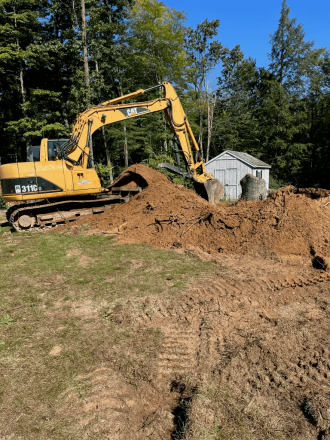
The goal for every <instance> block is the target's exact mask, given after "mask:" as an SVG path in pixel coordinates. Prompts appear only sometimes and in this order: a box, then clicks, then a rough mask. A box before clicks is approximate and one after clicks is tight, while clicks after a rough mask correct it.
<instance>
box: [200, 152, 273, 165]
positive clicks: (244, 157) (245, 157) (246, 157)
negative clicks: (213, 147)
mask: <svg viewBox="0 0 330 440" xmlns="http://www.w3.org/2000/svg"><path fill="white" fill-rule="evenodd" d="M226 153H228V154H230V155H231V156H233V157H235V158H236V159H239V160H241V161H243V162H245V163H246V164H248V165H250V166H251V167H252V168H271V166H270V165H268V163H266V162H263V161H262V160H260V159H257V158H256V157H253V156H251V154H248V153H243V152H242V151H232V150H226V151H223V152H222V153H221V154H219V155H218V156H216V157H214V158H213V159H211V160H209V161H208V162H207V163H208V164H209V163H211V162H213V161H214V160H216V159H219V158H221V156H224V155H225V154H226Z"/></svg>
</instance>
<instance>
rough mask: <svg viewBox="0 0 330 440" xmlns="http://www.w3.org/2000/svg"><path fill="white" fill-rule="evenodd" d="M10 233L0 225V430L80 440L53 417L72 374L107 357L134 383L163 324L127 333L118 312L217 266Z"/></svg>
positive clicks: (150, 359) (103, 242) (79, 238)
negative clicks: (157, 327) (158, 329)
mask: <svg viewBox="0 0 330 440" xmlns="http://www.w3.org/2000/svg"><path fill="white" fill-rule="evenodd" d="M3 221H4V220H3ZM8 231H10V227H9V226H8V225H6V223H3V224H2V225H0V258H1V260H0V261H1V269H0V270H1V272H0V273H1V277H0V281H1V293H0V402H1V404H0V406H1V411H0V437H1V438H4V437H5V436H9V435H13V436H14V437H8V438H15V439H16V438H22V439H23V438H24V439H46V438H56V439H63V438H72V439H76V438H77V439H78V438H82V434H83V427H81V432H80V431H79V429H78V428H75V430H72V423H73V421H72V420H71V419H70V417H69V416H65V414H63V413H61V415H60V416H59V415H58V414H59V411H58V410H59V405H60V403H59V402H60V399H59V396H60V395H61V393H62V394H63V393H64V392H65V391H66V390H68V389H70V387H71V386H72V385H73V384H74V383H76V382H75V380H76V378H77V377H78V376H79V375H83V374H86V373H88V372H89V371H91V369H93V368H96V367H98V366H104V365H109V364H111V366H112V367H113V366H114V367H115V368H116V369H117V370H118V371H120V372H121V374H123V375H124V377H125V378H126V379H127V381H128V382H129V383H131V384H133V385H136V384H137V383H139V381H140V382H141V381H144V380H148V377H149V376H150V374H152V371H153V365H154V360H155V358H156V356H157V348H158V346H159V343H160V341H161V338H162V335H161V333H160V331H157V330H150V329H147V328H146V329H143V328H141V329H138V330H137V329H134V331H133V328H132V326H130V324H129V321H128V322H126V321H125V322H122V321H120V320H119V321H118V320H117V319H116V313H117V311H120V310H121V309H122V308H123V307H125V310H127V308H128V309H130V310H132V311H137V310H139V309H142V308H143V307H144V305H143V300H144V299H145V298H146V297H148V296H150V295H161V296H167V297H171V296H175V295H177V294H178V293H179V292H180V291H182V290H184V289H186V288H187V287H188V284H189V282H190V281H191V280H193V279H195V278H196V277H198V279H201V278H202V277H204V276H208V275H210V274H212V273H214V272H215V271H216V266H215V263H213V262H205V261H201V260H200V259H198V257H196V256H194V255H191V254H178V253H176V252H174V251H169V250H157V249H154V248H152V247H151V246H147V245H131V246H128V245H125V246H122V245H120V246H119V245H116V244H115V241H114V239H113V238H111V237H110V238H109V237H104V236H100V235H82V234H80V235H70V233H68V232H67V231H65V232H61V233H57V232H53V233H47V234H44V233H23V234H18V233H12V234H8V233H5V232H8ZM4 233H5V234H4ZM81 392H84V390H81ZM86 392H87V391H86ZM77 429H78V430H77Z"/></svg>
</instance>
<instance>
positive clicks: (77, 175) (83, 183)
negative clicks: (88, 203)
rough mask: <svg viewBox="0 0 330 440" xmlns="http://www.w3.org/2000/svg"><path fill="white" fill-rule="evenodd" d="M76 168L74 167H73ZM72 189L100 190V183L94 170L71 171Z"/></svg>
mask: <svg viewBox="0 0 330 440" xmlns="http://www.w3.org/2000/svg"><path fill="white" fill-rule="evenodd" d="M75 168H76V167H75ZM72 179H73V189H75V190H77V191H79V192H80V191H82V192H83V191H85V190H88V189H92V188H96V189H97V188H100V187H101V182H100V179H99V177H98V175H97V173H96V171H95V170H94V169H92V168H91V169H87V170H84V169H80V170H75V169H74V171H72Z"/></svg>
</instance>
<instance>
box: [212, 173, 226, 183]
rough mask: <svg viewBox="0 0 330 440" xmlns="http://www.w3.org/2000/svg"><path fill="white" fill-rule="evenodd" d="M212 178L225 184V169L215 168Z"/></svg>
mask: <svg viewBox="0 0 330 440" xmlns="http://www.w3.org/2000/svg"><path fill="white" fill-rule="evenodd" d="M214 178H215V179H218V180H219V182H221V183H223V184H225V170H215V172H214Z"/></svg>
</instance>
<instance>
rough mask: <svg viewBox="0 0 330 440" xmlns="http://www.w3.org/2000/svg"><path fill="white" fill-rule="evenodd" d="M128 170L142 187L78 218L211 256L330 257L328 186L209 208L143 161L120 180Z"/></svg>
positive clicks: (124, 237)
mask: <svg viewBox="0 0 330 440" xmlns="http://www.w3.org/2000/svg"><path fill="white" fill-rule="evenodd" d="M132 173H133V174H134V175H142V176H143V177H144V179H145V181H146V182H147V184H148V186H147V187H146V189H145V190H144V191H142V192H141V193H139V194H138V195H137V196H135V197H134V198H133V199H132V200H131V201H130V202H129V203H127V204H125V205H116V206H115V207H114V208H113V209H112V210H111V211H107V212H105V213H104V214H101V215H99V216H94V217H92V216H91V217H84V219H81V220H79V222H80V223H86V222H88V223H89V224H90V228H91V229H92V230H98V231H102V232H103V233H106V234H117V235H118V236H119V242H120V243H150V244H152V245H154V246H157V247H164V248H168V247H176V248H180V247H187V246H194V247H197V248H199V249H202V250H203V251H205V252H208V253H211V254H214V253H231V254H247V253H252V254H256V253H257V254H258V255H259V256H265V257H271V258H283V257H287V256H290V255H291V256H292V255H293V256H299V257H301V258H308V259H310V258H312V259H314V258H315V257H316V256H321V257H322V258H327V257H328V256H330V248H329V242H328V238H329V232H330V229H329V228H330V215H329V214H330V204H329V205H328V204H327V203H326V202H327V199H328V198H327V196H329V194H330V192H329V191H327V190H315V189H297V188H294V187H292V186H288V187H285V188H281V189H280V190H278V191H276V192H273V193H272V194H271V195H270V197H268V199H267V200H265V201H249V202H246V201H243V200H240V201H238V202H236V203H234V204H230V203H219V204H218V205H216V206H214V205H211V204H210V203H208V202H207V201H206V200H204V199H202V198H201V197H199V196H198V195H197V194H196V193H195V192H194V191H193V190H188V189H186V188H184V187H181V186H179V185H175V184H173V183H171V182H170V181H169V180H168V179H167V178H166V177H165V176H164V175H162V174H161V173H159V172H157V171H155V170H152V169H150V168H148V167H146V166H144V165H133V166H131V167H129V168H128V169H127V170H126V171H125V173H124V174H123V175H122V176H121V177H120V179H119V181H123V178H125V176H129V175H132ZM114 185H115V184H114ZM79 222H77V224H78V225H79Z"/></svg>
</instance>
